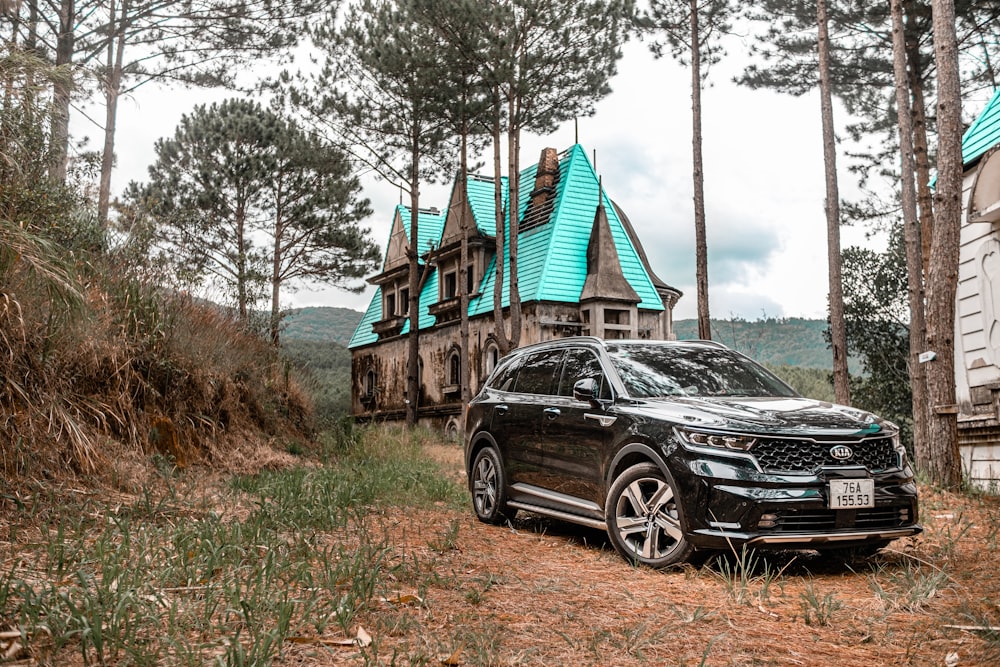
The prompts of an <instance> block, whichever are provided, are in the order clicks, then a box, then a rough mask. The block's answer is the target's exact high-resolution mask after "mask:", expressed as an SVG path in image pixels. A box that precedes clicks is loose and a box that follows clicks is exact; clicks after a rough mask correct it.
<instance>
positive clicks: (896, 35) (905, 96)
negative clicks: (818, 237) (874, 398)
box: [890, 0, 928, 450]
mask: <svg viewBox="0 0 1000 667" xmlns="http://www.w3.org/2000/svg"><path fill="white" fill-rule="evenodd" d="M890 5H891V12H892V53H893V61H892V62H893V74H894V75H895V81H896V107H897V114H898V118H897V124H898V127H899V152H900V157H901V167H900V187H901V192H902V206H903V236H904V241H905V246H906V275H907V298H908V301H909V305H910V358H909V369H910V386H911V393H912V399H911V406H912V411H913V442H914V450H918V449H920V450H922V449H924V448H926V446H927V418H928V415H927V373H926V368H925V367H924V364H922V363H920V361H919V359H918V357H919V355H920V353H921V352H923V351H924V338H925V336H926V325H925V322H924V278H923V261H922V254H923V253H922V249H921V243H920V220H919V218H918V217H917V194H916V187H915V184H914V179H915V178H916V160H915V158H914V155H913V143H914V141H913V117H912V113H911V109H910V86H909V79H908V76H907V72H906V69H907V68H906V36H905V32H904V27H903V6H902V5H903V3H902V0H891V3H890Z"/></svg>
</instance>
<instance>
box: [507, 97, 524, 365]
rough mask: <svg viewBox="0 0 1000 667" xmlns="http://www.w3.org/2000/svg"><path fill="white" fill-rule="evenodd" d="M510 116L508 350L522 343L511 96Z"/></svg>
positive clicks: (517, 147)
mask: <svg viewBox="0 0 1000 667" xmlns="http://www.w3.org/2000/svg"><path fill="white" fill-rule="evenodd" d="M508 113H509V118H508V119H507V122H508V127H507V164H508V167H509V173H508V175H507V190H508V191H509V192H510V194H509V195H508V198H509V203H508V204H507V214H508V216H509V217H510V225H509V227H510V231H509V238H508V239H507V247H508V249H509V250H508V254H509V255H510V275H509V276H508V281H509V282H510V339H509V340H508V345H509V347H510V349H516V348H517V346H518V345H520V343H521V291H520V289H519V288H518V276H517V241H518V239H517V237H518V232H519V227H520V219H519V216H520V213H521V210H520V209H521V206H520V201H521V199H520V197H521V194H520V189H521V172H520V169H521V121H520V115H521V101H520V99H518V98H516V97H515V98H512V99H511V100H510V105H509V110H508Z"/></svg>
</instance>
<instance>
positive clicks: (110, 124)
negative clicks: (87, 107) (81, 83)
mask: <svg viewBox="0 0 1000 667" xmlns="http://www.w3.org/2000/svg"><path fill="white" fill-rule="evenodd" d="M120 9H121V17H120V19H117V20H116V14H115V3H114V1H112V3H111V15H110V20H109V22H108V24H109V25H110V26H111V29H112V32H113V34H114V38H113V39H109V41H108V60H107V73H106V76H107V80H106V81H105V82H104V85H105V89H104V97H105V102H106V105H107V108H106V113H105V120H104V152H103V154H102V156H101V185H100V189H99V191H98V195H97V221H98V223H99V224H100V225H101V226H102V227H106V226H107V224H108V209H109V208H110V202H111V170H112V169H113V168H114V164H115V123H116V120H117V117H118V96H119V94H120V92H121V84H122V63H123V61H124V59H125V33H126V31H127V28H128V10H129V2H128V0H122V3H121V5H120Z"/></svg>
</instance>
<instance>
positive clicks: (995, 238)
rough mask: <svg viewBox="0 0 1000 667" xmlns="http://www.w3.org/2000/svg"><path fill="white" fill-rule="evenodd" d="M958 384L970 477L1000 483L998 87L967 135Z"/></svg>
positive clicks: (991, 485) (988, 484) (962, 445)
mask: <svg viewBox="0 0 1000 667" xmlns="http://www.w3.org/2000/svg"><path fill="white" fill-rule="evenodd" d="M962 163H963V167H964V172H965V176H964V179H963V184H962V190H963V193H962V196H963V199H962V202H963V214H962V228H961V241H960V242H961V250H960V255H959V274H958V280H959V283H958V293H957V295H956V300H957V304H956V329H957V331H956V334H957V335H956V337H955V390H956V397H957V399H958V402H959V417H958V433H959V449H960V450H961V452H962V459H963V467H964V470H965V474H966V476H967V478H968V480H969V482H970V483H972V484H974V485H976V486H978V487H980V488H983V489H987V490H989V489H994V490H996V489H998V488H1000V90H997V91H996V92H995V93H994V95H993V98H992V99H991V100H990V101H989V103H988V104H987V105H986V108H985V109H984V110H983V112H982V113H981V114H980V115H979V117H978V118H977V119H976V121H975V122H974V123H973V124H972V125H971V126H970V127H969V129H968V130H967V131H966V133H965V135H964V136H963V137H962Z"/></svg>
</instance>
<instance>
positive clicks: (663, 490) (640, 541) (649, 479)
mask: <svg viewBox="0 0 1000 667" xmlns="http://www.w3.org/2000/svg"><path fill="white" fill-rule="evenodd" d="M604 516H605V520H606V521H607V524H608V536H609V537H610V538H611V543H612V544H613V545H614V547H615V549H616V550H617V551H618V553H620V554H621V555H622V556H624V557H625V558H626V559H627V560H630V561H635V562H638V563H642V564H643V565H648V566H649V567H654V568H661V567H667V566H670V565H676V564H678V563H682V562H684V561H686V560H687V559H688V558H689V557H690V556H691V554H692V553H693V552H694V548H693V547H692V546H691V544H690V543H689V542H688V541H687V540H686V539H684V529H683V509H682V508H680V507H679V501H678V498H677V489H676V488H675V487H674V485H673V480H670V479H667V478H666V477H665V476H664V474H663V472H661V471H660V469H659V468H658V467H657V466H655V465H654V464H652V463H638V464H636V465H634V466H632V467H630V468H628V469H626V470H625V471H624V472H622V474H620V475H619V476H618V477H617V478H616V479H615V481H614V482H613V483H612V484H611V489H610V490H609V491H608V499H607V501H606V503H605V505H604Z"/></svg>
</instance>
